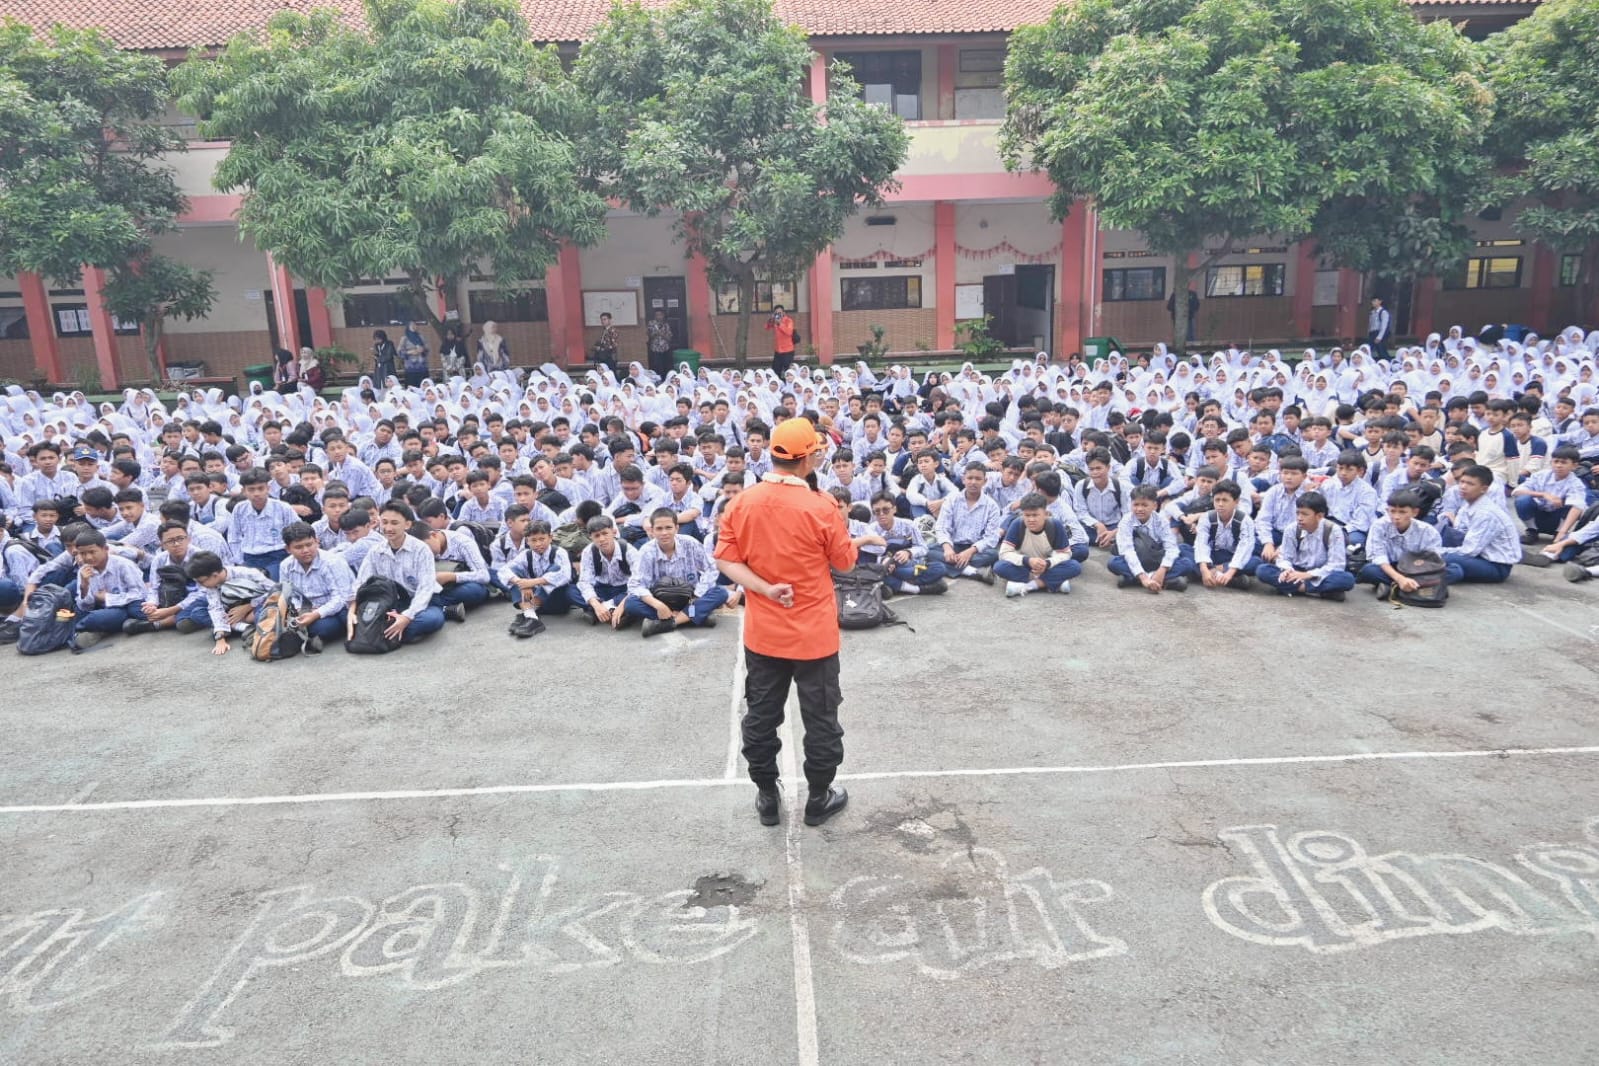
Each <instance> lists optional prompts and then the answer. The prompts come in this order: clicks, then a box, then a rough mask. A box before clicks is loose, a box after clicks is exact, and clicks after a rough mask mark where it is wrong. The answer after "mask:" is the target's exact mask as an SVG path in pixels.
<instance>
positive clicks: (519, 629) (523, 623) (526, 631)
mask: <svg viewBox="0 0 1599 1066" xmlns="http://www.w3.org/2000/svg"><path fill="white" fill-rule="evenodd" d="M537 621H538V619H536V618H529V617H527V616H526V615H522V614H519V615H517V616H516V620H515V621H513V622H512V623H511V624H510V625H509V626H507V627H506V632H507V633H509V634H511V636H513V637H516V638H518V639H524V640H525V639H526V638H528V637H531V636H532V635H533V624H534V623H535V622H537Z"/></svg>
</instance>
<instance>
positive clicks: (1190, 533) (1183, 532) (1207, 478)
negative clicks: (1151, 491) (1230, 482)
mask: <svg viewBox="0 0 1599 1066" xmlns="http://www.w3.org/2000/svg"><path fill="white" fill-rule="evenodd" d="M1220 480H1221V471H1220V470H1218V469H1217V468H1216V467H1214V466H1202V467H1200V468H1199V469H1198V470H1196V471H1194V477H1193V483H1192V485H1190V487H1189V488H1188V490H1187V491H1186V492H1183V493H1182V494H1181V495H1178V496H1173V497H1172V498H1170V499H1169V500H1167V501H1166V504H1165V506H1163V507H1161V509H1160V513H1161V514H1162V515H1164V516H1165V518H1166V521H1168V522H1170V523H1171V524H1172V528H1174V529H1176V530H1177V535H1178V536H1179V537H1181V538H1182V540H1183V541H1184V543H1185V544H1192V543H1193V542H1194V530H1195V529H1196V528H1198V526H1199V522H1200V520H1201V519H1202V518H1204V517H1205V516H1206V515H1207V514H1209V513H1210V512H1211V509H1212V508H1213V507H1214V506H1215V501H1214V500H1212V499H1211V492H1212V491H1214V489H1215V487H1216V482H1218V481H1220Z"/></svg>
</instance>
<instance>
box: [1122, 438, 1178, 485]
mask: <svg viewBox="0 0 1599 1066" xmlns="http://www.w3.org/2000/svg"><path fill="white" fill-rule="evenodd" d="M1127 480H1128V481H1129V482H1130V483H1131V484H1132V485H1133V486H1134V487H1135V488H1136V487H1137V486H1139V485H1149V486H1151V487H1152V488H1154V489H1155V491H1157V492H1158V493H1160V498H1161V499H1162V500H1165V499H1167V498H1169V497H1171V496H1174V495H1176V494H1177V493H1179V492H1181V491H1182V490H1183V479H1182V477H1181V476H1180V475H1179V471H1178V470H1177V469H1176V468H1175V467H1174V466H1173V464H1172V462H1171V460H1169V459H1167V458H1166V434H1164V433H1162V432H1161V431H1160V430H1158V429H1156V430H1151V431H1150V433H1149V436H1147V437H1145V438H1144V447H1143V450H1142V452H1141V453H1140V454H1139V455H1138V457H1137V458H1135V459H1134V460H1133V461H1132V463H1131V464H1130V465H1129V466H1128V467H1127Z"/></svg>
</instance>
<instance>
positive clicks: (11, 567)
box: [0, 517, 51, 614]
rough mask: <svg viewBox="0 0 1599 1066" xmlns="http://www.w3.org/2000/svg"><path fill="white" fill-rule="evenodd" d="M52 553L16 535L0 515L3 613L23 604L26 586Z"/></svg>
mask: <svg viewBox="0 0 1599 1066" xmlns="http://www.w3.org/2000/svg"><path fill="white" fill-rule="evenodd" d="M41 556H43V558H41ZM50 557H51V556H50V553H48V552H46V551H44V549H42V548H38V547H36V546H35V545H34V544H32V543H31V542H28V541H24V540H21V539H20V538H18V537H13V536H12V535H11V533H10V530H9V528H8V525H7V520H6V519H5V518H4V517H0V614H10V613H11V612H12V611H14V610H16V609H17V608H18V607H20V606H22V591H23V589H26V588H27V587H28V582H29V579H30V578H31V577H32V576H33V573H34V571H36V570H38V569H39V567H40V566H42V565H43V564H44V563H46V562H48V561H49V560H50Z"/></svg>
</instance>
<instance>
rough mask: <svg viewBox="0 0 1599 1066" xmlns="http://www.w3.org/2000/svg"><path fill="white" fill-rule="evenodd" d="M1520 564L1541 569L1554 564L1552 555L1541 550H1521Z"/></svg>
mask: <svg viewBox="0 0 1599 1066" xmlns="http://www.w3.org/2000/svg"><path fill="white" fill-rule="evenodd" d="M1521 565H1522V566H1530V567H1532V568H1533V569H1534V570H1542V569H1544V568H1545V567H1548V566H1553V565H1555V560H1554V558H1553V557H1552V556H1548V555H1545V554H1544V553H1543V552H1522V553H1521Z"/></svg>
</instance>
